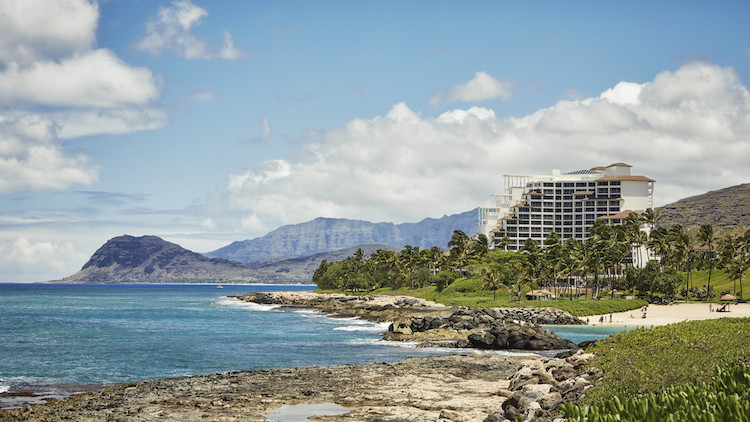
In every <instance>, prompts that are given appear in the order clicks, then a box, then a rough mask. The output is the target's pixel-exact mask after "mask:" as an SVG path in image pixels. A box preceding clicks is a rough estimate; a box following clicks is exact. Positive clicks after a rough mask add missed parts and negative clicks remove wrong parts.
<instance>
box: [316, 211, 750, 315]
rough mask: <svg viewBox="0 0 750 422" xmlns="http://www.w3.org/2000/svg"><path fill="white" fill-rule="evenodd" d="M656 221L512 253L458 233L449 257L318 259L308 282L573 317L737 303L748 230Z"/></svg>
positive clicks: (386, 254)
mask: <svg viewBox="0 0 750 422" xmlns="http://www.w3.org/2000/svg"><path fill="white" fill-rule="evenodd" d="M659 218H660V215H659V212H658V211H653V210H650V209H649V210H646V212H644V213H643V215H641V216H639V215H637V214H635V213H632V214H631V215H630V216H629V217H628V218H626V219H625V220H624V224H622V225H614V226H613V225H609V224H607V223H606V222H604V221H598V222H597V223H596V224H595V225H594V226H593V227H591V229H590V236H589V238H588V239H587V240H586V241H584V242H581V241H577V240H575V239H566V240H565V241H563V240H562V239H561V238H560V237H559V236H558V235H557V234H556V233H555V232H553V231H550V232H549V233H548V234H547V236H546V238H545V239H544V240H543V242H542V243H541V244H540V243H539V242H537V241H536V240H534V239H529V240H527V241H526V243H525V245H524V246H523V248H521V250H519V251H506V250H503V247H504V245H503V242H501V244H500V247H496V248H494V249H490V248H489V241H488V239H487V237H486V236H484V235H481V234H480V235H477V236H475V237H469V236H467V235H466V234H465V233H464V232H462V231H460V230H456V231H454V232H453V236H452V237H451V239H450V241H449V242H448V249H447V250H444V249H442V248H439V247H437V246H434V247H432V248H429V249H422V250H420V249H419V248H418V247H413V246H411V245H406V246H405V247H404V248H403V249H402V250H401V251H392V250H377V251H376V252H374V253H372V254H370V255H369V256H366V254H365V253H364V252H363V251H362V250H361V249H360V250H357V252H356V253H354V254H353V255H351V256H349V257H347V258H346V259H344V260H342V261H337V262H330V263H329V262H327V261H325V260H324V261H322V262H321V263H320V266H319V267H318V268H317V270H316V271H315V273H314V275H313V282H314V283H316V284H317V285H318V288H319V289H320V290H330V291H346V292H349V293H354V294H366V293H372V292H378V293H388V292H398V293H399V294H409V295H413V296H417V297H421V298H424V299H429V300H434V301H437V302H440V303H444V304H446V305H452V306H469V307H492V306H552V307H556V308H559V309H563V310H567V311H569V312H571V313H573V314H574V315H578V316H586V315H595V314H601V313H610V312H621V311H626V310H630V309H636V308H639V307H641V306H643V305H644V304H645V302H643V300H648V301H658V302H661V301H669V302H671V301H674V300H677V299H683V300H706V301H718V300H719V299H720V298H721V297H722V296H724V295H726V294H733V295H735V296H736V297H737V298H739V299H740V300H741V299H742V298H743V293H744V291H743V285H744V283H743V282H744V275H745V273H746V272H747V271H748V269H750V230H748V231H746V232H745V233H744V234H743V235H738V236H731V235H726V236H724V237H721V238H716V237H715V236H714V234H713V228H712V227H711V226H710V225H704V226H702V227H701V228H700V230H698V231H697V233H696V234H694V235H691V234H689V233H688V232H687V231H686V230H685V229H683V227H682V226H680V225H677V224H675V225H672V226H671V227H670V228H665V227H657V224H658V222H659ZM644 228H647V229H649V230H644ZM647 232H649V233H650V234H647ZM642 246H643V247H642ZM654 257H655V258H656V259H654ZM649 259H650V260H649ZM638 263H645V265H639V264H638ZM625 297H628V298H630V299H635V298H640V299H641V300H628V299H621V298H625ZM591 299H596V300H591Z"/></svg>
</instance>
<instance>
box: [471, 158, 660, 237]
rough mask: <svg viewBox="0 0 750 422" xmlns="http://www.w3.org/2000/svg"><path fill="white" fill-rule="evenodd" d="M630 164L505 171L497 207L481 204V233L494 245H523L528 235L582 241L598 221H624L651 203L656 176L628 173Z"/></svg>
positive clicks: (496, 197) (617, 222)
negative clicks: (519, 172)
mask: <svg viewBox="0 0 750 422" xmlns="http://www.w3.org/2000/svg"><path fill="white" fill-rule="evenodd" d="M631 167H632V166H630V165H628V164H625V163H615V164H612V165H609V166H607V167H594V168H592V169H591V170H578V171H573V172H569V173H561V172H560V170H553V171H552V174H550V175H546V176H533V175H505V176H503V178H504V181H505V193H504V194H502V195H493V198H494V203H495V206H494V207H484V208H479V233H483V234H485V235H487V237H488V239H489V240H490V242H491V244H492V246H493V247H499V246H502V247H504V248H506V249H507V250H511V251H513V250H518V249H521V248H522V247H523V245H524V243H525V242H526V239H534V240H536V241H537V242H539V243H542V242H543V241H544V238H546V237H547V233H549V232H550V231H554V232H555V233H557V234H558V235H559V236H560V238H561V239H562V240H563V241H565V240H567V239H570V238H572V239H576V240H579V241H584V240H586V239H587V238H588V230H589V228H591V226H592V225H593V224H594V222H595V221H596V220H597V219H605V220H607V221H608V222H609V223H610V224H614V225H617V224H621V223H622V222H623V220H624V219H625V218H627V216H628V214H630V213H632V212H636V213H638V214H641V213H643V211H645V210H646V209H647V208H652V207H653V194H654V180H653V179H649V178H648V177H645V176H636V175H631V174H630V169H631Z"/></svg>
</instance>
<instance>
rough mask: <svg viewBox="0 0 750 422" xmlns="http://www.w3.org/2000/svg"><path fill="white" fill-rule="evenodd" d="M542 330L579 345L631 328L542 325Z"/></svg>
mask: <svg viewBox="0 0 750 422" xmlns="http://www.w3.org/2000/svg"><path fill="white" fill-rule="evenodd" d="M543 327H544V328H546V329H548V330H550V331H552V332H553V333H555V334H557V335H558V336H559V337H560V338H564V339H567V340H570V341H572V342H574V343H580V342H582V341H584V340H600V339H603V338H607V337H609V336H611V335H612V334H617V333H619V332H621V331H627V330H630V329H632V328H633V327H622V326H608V325H606V324H605V325H544V326H543Z"/></svg>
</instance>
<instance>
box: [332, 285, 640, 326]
mask: <svg viewBox="0 0 750 422" xmlns="http://www.w3.org/2000/svg"><path fill="white" fill-rule="evenodd" d="M481 288H482V285H481V282H479V281H478V280H476V279H471V278H468V279H458V280H456V281H455V282H453V283H452V284H450V285H449V286H448V287H446V288H445V289H443V290H442V291H440V292H439V291H437V289H436V288H435V287H434V286H430V287H424V288H420V289H409V288H401V289H397V290H394V289H390V288H382V289H377V290H373V291H369V292H355V293H352V294H392V295H405V296H414V297H418V298H422V299H426V300H431V301H433V302H437V303H442V304H444V305H446V306H466V307H469V308H508V307H552V308H557V309H561V310H563V311H567V312H570V314H571V315H574V316H579V317H584V316H589V315H600V314H608V313H612V312H624V311H629V310H631V309H638V308H640V307H642V306H643V305H645V304H646V302H645V301H643V300H625V299H601V300H593V299H573V300H570V299H567V298H566V299H559V300H555V299H552V300H528V299H526V297H525V296H524V297H523V298H522V299H521V300H520V301H519V300H516V299H513V298H511V294H510V292H509V291H508V290H497V291H495V292H493V291H491V290H482V289H481ZM319 292H322V293H325V292H328V293H330V292H331V291H321V290H319Z"/></svg>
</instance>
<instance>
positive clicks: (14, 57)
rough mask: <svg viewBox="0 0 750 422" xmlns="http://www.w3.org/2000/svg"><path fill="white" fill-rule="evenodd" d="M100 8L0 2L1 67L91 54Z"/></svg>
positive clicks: (31, 0)
mask: <svg viewBox="0 0 750 422" xmlns="http://www.w3.org/2000/svg"><path fill="white" fill-rule="evenodd" d="M98 19H99V8H98V6H97V5H96V3H91V2H89V1H86V0H69V1H57V2H53V1H48V0H5V1H3V2H0V63H2V64H7V63H18V64H20V65H27V64H33V63H35V62H37V61H38V60H56V59H62V58H67V57H70V56H73V55H76V54H79V53H85V52H87V51H89V50H90V49H91V48H92V47H93V45H94V41H95V38H96V24H97V21H98Z"/></svg>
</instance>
